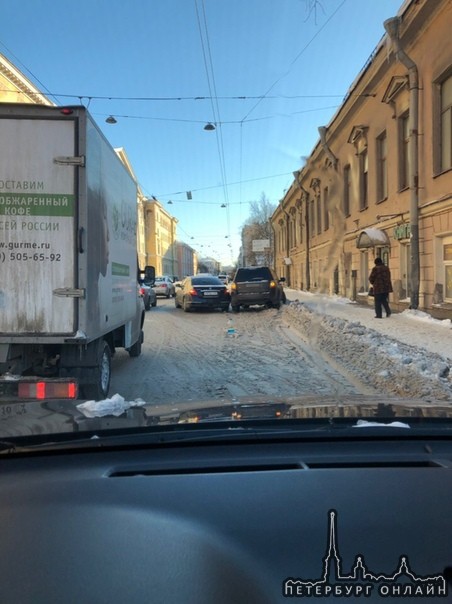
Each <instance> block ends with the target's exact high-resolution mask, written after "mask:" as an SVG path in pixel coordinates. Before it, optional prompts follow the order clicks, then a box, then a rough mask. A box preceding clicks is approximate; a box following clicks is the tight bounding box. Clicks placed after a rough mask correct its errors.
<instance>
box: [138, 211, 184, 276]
mask: <svg viewBox="0 0 452 604" xmlns="http://www.w3.org/2000/svg"><path fill="white" fill-rule="evenodd" d="M142 205H143V211H144V240H145V249H146V264H147V265H148V266H153V267H155V274H156V275H168V276H170V277H171V276H174V277H175V276H179V263H178V254H177V243H176V229H177V222H178V221H177V218H174V216H171V214H169V213H168V212H167V211H166V210H165V208H164V207H163V205H162V204H161V203H160V202H159V201H157V200H156V199H143V200H142Z"/></svg>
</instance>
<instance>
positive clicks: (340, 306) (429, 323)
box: [284, 288, 452, 359]
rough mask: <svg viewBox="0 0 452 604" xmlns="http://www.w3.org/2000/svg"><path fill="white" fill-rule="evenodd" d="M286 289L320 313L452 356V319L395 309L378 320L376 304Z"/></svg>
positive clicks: (288, 292)
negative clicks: (395, 310)
mask: <svg viewBox="0 0 452 604" xmlns="http://www.w3.org/2000/svg"><path fill="white" fill-rule="evenodd" d="M284 291H285V293H286V297H287V300H288V301H292V302H293V301H295V300H298V301H299V302H301V303H303V304H304V305H306V306H308V307H309V308H310V309H311V310H313V311H314V312H316V313H318V314H322V315H329V316H333V317H336V318H339V319H342V320H344V321H350V322H359V323H360V324H361V325H363V326H364V327H366V328H368V329H372V330H374V331H378V332H379V333H381V334H382V335H384V336H388V337H390V338H392V339H394V340H398V341H399V342H402V343H403V344H407V345H409V346H414V347H416V348H418V349H420V350H426V351H428V352H432V353H435V354H439V355H441V356H442V357H443V358H444V359H452V322H451V321H450V320H449V319H446V320H443V321H440V320H438V319H434V318H433V317H432V316H431V315H429V314H427V313H425V312H422V311H419V310H405V311H403V312H402V313H396V312H393V313H392V314H391V316H390V317H389V318H386V317H385V318H383V319H375V312H374V308H373V306H363V305H361V304H357V303H356V302H352V301H351V300H349V299H347V298H340V297H339V296H328V295H325V294H313V293H310V292H305V291H299V290H294V289H289V288H285V289H284Z"/></svg>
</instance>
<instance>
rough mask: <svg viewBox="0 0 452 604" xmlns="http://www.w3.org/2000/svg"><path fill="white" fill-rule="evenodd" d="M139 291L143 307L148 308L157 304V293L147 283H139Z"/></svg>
mask: <svg viewBox="0 0 452 604" xmlns="http://www.w3.org/2000/svg"><path fill="white" fill-rule="evenodd" d="M140 293H141V295H142V297H143V302H144V309H145V310H149V309H150V308H151V306H154V307H155V306H157V294H156V293H155V291H154V290H153V288H152V287H151V286H150V285H148V284H147V283H144V282H143V283H141V284H140Z"/></svg>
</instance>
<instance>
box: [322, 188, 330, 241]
mask: <svg viewBox="0 0 452 604" xmlns="http://www.w3.org/2000/svg"><path fill="white" fill-rule="evenodd" d="M329 228H330V213H329V210H328V187H325V188H324V189H323V230H324V231H327V230H328V229H329Z"/></svg>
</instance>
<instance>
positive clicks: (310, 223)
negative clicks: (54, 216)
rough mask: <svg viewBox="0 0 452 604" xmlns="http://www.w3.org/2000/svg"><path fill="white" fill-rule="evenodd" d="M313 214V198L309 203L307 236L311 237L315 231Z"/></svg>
mask: <svg viewBox="0 0 452 604" xmlns="http://www.w3.org/2000/svg"><path fill="white" fill-rule="evenodd" d="M314 220H315V216H314V200H313V201H311V202H310V204H309V237H310V238H311V237H312V236H313V235H314V233H315V223H314Z"/></svg>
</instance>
